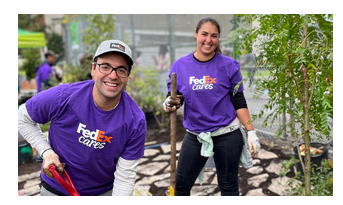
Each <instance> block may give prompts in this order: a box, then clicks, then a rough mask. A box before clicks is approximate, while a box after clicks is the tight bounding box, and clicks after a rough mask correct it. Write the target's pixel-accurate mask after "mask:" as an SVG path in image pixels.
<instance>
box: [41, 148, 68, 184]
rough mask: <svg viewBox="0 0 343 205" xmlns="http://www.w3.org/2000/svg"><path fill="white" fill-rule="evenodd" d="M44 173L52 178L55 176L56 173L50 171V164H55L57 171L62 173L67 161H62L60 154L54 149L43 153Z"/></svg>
mask: <svg viewBox="0 0 343 205" xmlns="http://www.w3.org/2000/svg"><path fill="white" fill-rule="evenodd" d="M42 158H43V173H44V174H45V175H47V176H48V177H50V178H54V175H53V174H52V173H51V172H50V171H49V166H50V165H51V164H54V165H55V166H56V171H57V172H58V173H59V174H61V173H62V172H63V170H64V167H65V163H61V162H60V159H59V157H58V155H57V154H56V153H55V152H54V150H52V149H49V150H47V151H45V152H44V153H43V156H42Z"/></svg>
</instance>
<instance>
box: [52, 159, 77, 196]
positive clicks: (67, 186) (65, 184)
mask: <svg viewBox="0 0 343 205" xmlns="http://www.w3.org/2000/svg"><path fill="white" fill-rule="evenodd" d="M49 171H50V172H51V173H52V174H53V175H54V177H55V178H56V179H57V181H58V183H60V185H61V186H62V187H63V188H64V189H65V190H67V192H68V193H69V194H70V196H80V194H79V192H77V190H76V188H75V187H74V184H73V182H72V181H71V179H70V177H69V175H68V173H67V171H66V170H63V172H62V174H63V177H64V178H65V180H66V181H64V180H63V179H62V177H61V176H60V175H59V174H58V173H57V171H56V166H55V165H54V164H51V165H50V166H49Z"/></svg>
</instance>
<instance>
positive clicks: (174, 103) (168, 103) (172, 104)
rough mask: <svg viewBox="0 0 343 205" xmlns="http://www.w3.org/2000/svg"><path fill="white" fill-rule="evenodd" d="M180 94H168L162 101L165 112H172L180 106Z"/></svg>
mask: <svg viewBox="0 0 343 205" xmlns="http://www.w3.org/2000/svg"><path fill="white" fill-rule="evenodd" d="M181 97H182V95H177V96H176V98H172V97H171V96H168V97H167V98H166V100H165V101H164V103H163V108H164V111H165V112H173V111H175V110H177V109H179V108H180V107H181V99H180V98H181Z"/></svg>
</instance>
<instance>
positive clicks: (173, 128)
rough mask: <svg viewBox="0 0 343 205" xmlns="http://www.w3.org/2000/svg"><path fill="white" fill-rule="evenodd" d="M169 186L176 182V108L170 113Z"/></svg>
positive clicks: (173, 85) (173, 79) (173, 86)
mask: <svg viewBox="0 0 343 205" xmlns="http://www.w3.org/2000/svg"><path fill="white" fill-rule="evenodd" d="M171 97H172V98H176V73H172V75H171ZM170 147H171V148H170V149H171V150H170V186H171V187H172V188H173V189H174V190H175V184H176V110H175V111H173V112H171V113H170Z"/></svg>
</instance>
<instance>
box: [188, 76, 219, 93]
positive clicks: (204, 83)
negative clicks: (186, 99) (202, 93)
mask: <svg viewBox="0 0 343 205" xmlns="http://www.w3.org/2000/svg"><path fill="white" fill-rule="evenodd" d="M213 83H216V78H211V77H210V76H209V75H206V76H204V77H203V78H201V79H197V78H195V76H191V77H190V78H189V84H190V85H193V86H192V89H193V90H203V89H206V90H212V89H213Z"/></svg>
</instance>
